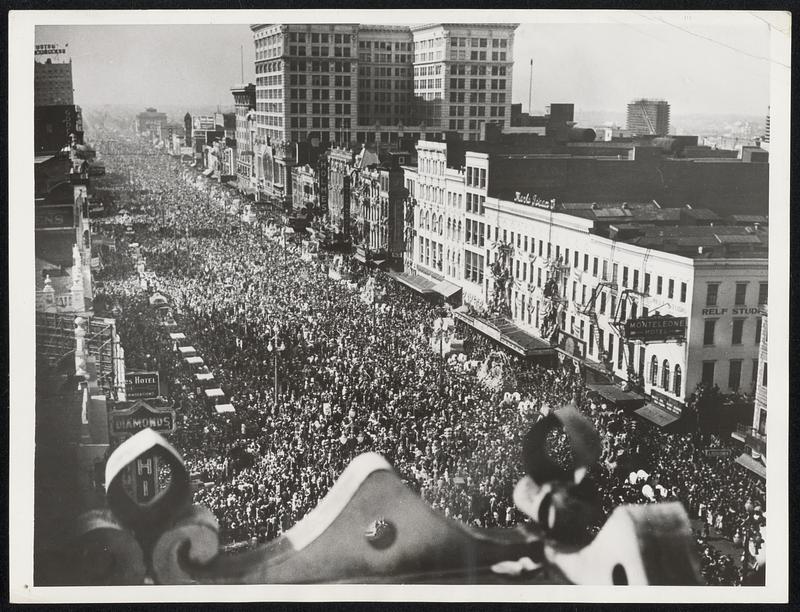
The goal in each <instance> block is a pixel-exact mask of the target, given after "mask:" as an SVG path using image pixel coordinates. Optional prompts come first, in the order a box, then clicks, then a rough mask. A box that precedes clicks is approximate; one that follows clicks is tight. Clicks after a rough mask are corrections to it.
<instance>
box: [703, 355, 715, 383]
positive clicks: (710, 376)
mask: <svg viewBox="0 0 800 612" xmlns="http://www.w3.org/2000/svg"><path fill="white" fill-rule="evenodd" d="M716 365H717V362H716V361H704V362H703V374H702V376H701V377H700V381H701V382H702V383H703V384H704V385H708V386H711V385H713V384H714V369H715V367H716Z"/></svg>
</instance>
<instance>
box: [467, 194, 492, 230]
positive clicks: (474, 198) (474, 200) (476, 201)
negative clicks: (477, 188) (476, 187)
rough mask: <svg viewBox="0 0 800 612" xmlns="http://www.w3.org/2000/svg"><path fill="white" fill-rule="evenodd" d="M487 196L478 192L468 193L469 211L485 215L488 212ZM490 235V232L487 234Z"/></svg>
mask: <svg viewBox="0 0 800 612" xmlns="http://www.w3.org/2000/svg"><path fill="white" fill-rule="evenodd" d="M485 206H486V196H482V195H478V194H477V193H467V212H468V213H474V214H476V215H483V214H485V212H486V208H485ZM487 235H488V234H487Z"/></svg>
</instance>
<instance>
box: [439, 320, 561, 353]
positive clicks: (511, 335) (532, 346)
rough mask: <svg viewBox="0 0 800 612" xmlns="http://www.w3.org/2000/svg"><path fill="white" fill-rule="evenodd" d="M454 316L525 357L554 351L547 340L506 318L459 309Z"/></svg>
mask: <svg viewBox="0 0 800 612" xmlns="http://www.w3.org/2000/svg"><path fill="white" fill-rule="evenodd" d="M453 317H454V318H456V319H458V320H459V321H462V322H464V323H466V324H467V325H469V326H470V327H472V328H473V329H475V330H476V331H479V332H481V333H482V334H484V335H486V336H489V337H490V338H491V339H492V340H495V341H497V342H499V343H500V344H502V345H504V346H506V347H508V348H510V349H511V350H512V351H514V352H515V353H517V354H519V355H521V356H523V357H531V356H533V355H551V354H552V353H553V347H551V346H550V345H549V344H548V343H547V342H545V341H544V340H541V339H539V338H537V337H536V336H533V335H532V334H529V333H528V332H526V331H525V330H523V329H522V328H520V327H519V326H517V325H515V324H514V323H512V322H511V321H509V320H508V319H506V318H503V317H497V318H494V319H491V320H489V319H484V318H482V317H476V316H473V315H469V314H466V313H464V312H458V311H455V312H453Z"/></svg>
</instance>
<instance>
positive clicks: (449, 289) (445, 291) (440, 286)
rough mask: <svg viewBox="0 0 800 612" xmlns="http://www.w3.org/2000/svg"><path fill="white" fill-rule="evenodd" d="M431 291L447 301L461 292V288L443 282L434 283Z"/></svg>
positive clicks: (448, 282)
mask: <svg viewBox="0 0 800 612" xmlns="http://www.w3.org/2000/svg"><path fill="white" fill-rule="evenodd" d="M433 290H434V291H435V292H436V293H438V294H440V295H442V296H444V298H445V299H448V300H449V299H450V298H451V297H453V296H454V295H455V294H456V293H458V292H459V291H461V287H459V286H458V285H456V284H454V283H451V282H450V281H446V280H443V281H439V282H438V283H436V285H435V286H434V287H433Z"/></svg>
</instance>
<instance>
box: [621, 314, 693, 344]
mask: <svg viewBox="0 0 800 612" xmlns="http://www.w3.org/2000/svg"><path fill="white" fill-rule="evenodd" d="M625 333H626V335H627V338H628V340H641V341H642V342H665V341H666V340H678V341H685V340H686V317H669V316H666V317H659V316H655V317H645V318H643V319H629V320H628V321H626V322H625Z"/></svg>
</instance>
